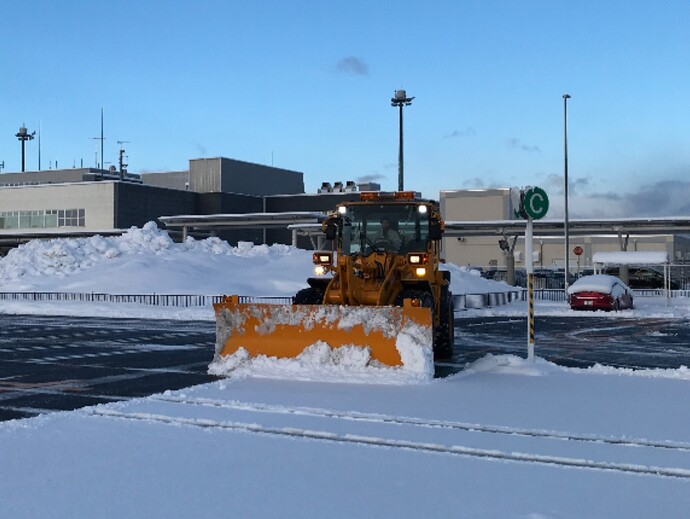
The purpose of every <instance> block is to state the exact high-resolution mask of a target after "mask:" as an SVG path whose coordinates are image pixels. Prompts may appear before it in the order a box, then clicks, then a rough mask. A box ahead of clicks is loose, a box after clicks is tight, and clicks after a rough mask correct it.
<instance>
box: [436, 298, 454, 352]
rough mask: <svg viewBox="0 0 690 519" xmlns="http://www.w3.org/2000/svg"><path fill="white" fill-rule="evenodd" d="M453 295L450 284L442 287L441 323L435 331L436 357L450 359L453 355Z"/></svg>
mask: <svg viewBox="0 0 690 519" xmlns="http://www.w3.org/2000/svg"><path fill="white" fill-rule="evenodd" d="M454 321H455V318H454V308H453V295H452V294H451V293H450V291H449V290H448V286H447V285H446V286H444V287H443V288H441V323H440V325H439V327H438V329H437V330H436V331H435V333H434V357H435V358H436V359H437V360H448V359H450V358H451V357H452V356H453V345H454V342H455V322H454Z"/></svg>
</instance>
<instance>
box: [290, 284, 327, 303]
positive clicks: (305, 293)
mask: <svg viewBox="0 0 690 519" xmlns="http://www.w3.org/2000/svg"><path fill="white" fill-rule="evenodd" d="M323 296H324V292H323V290H321V289H318V288H313V287H309V288H303V289H302V290H300V291H299V292H297V293H296V294H295V295H294V296H293V298H292V304H294V305H321V304H323Z"/></svg>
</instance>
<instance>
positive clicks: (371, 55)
mask: <svg viewBox="0 0 690 519" xmlns="http://www.w3.org/2000/svg"><path fill="white" fill-rule="evenodd" d="M688 26H690V3H688V2H684V1H664V2H653V1H646V2H643V1H635V0H632V1H626V2H622V1H621V2H618V1H579V2H572V1H570V2H562V1H557V0H553V1H546V0H544V1H497V0H487V1H437V2H429V3H421V2H409V1H404V0H402V1H395V2H393V1H391V2H387V1H386V2H383V1H379V2H376V1H371V0H370V1H356V0H354V1H353V0H351V1H347V2H341V1H261V0H257V1H246V2H239V1H220V0H218V1H215V0H195V1H181V0H170V1H162V0H157V1H153V0H151V1H145V0H139V1H129V0H110V1H86V0H84V1H77V0H71V1H70V0H65V1H62V2H54V1H45V0H33V1H31V2H3V5H2V7H0V46H1V49H2V57H3V59H2V68H1V69H0V77H1V78H2V79H1V80H0V99H2V103H1V104H0V162H2V161H4V163H5V169H4V170H3V172H11V171H18V170H19V169H20V167H21V157H20V145H19V142H18V141H17V139H16V138H15V137H14V134H15V133H16V132H17V130H18V128H19V126H21V125H22V123H25V124H26V126H27V127H28V128H29V130H30V131H33V130H38V128H39V125H40V127H41V130H42V131H41V135H42V139H41V166H42V169H48V168H49V167H51V166H52V167H55V161H58V165H59V167H60V168H63V167H71V166H73V165H75V164H76V165H77V166H79V164H80V163H81V161H82V160H83V161H84V164H85V165H88V166H90V165H93V164H94V163H95V161H96V151H97V149H100V145H99V144H98V141H95V140H93V137H98V136H99V134H100V110H101V108H103V109H104V113H105V137H106V141H105V162H106V165H108V163H113V164H114V163H116V162H117V149H118V147H119V146H118V144H117V141H118V140H121V141H130V142H129V143H128V144H126V145H125V147H126V149H127V154H128V161H129V164H130V171H133V172H144V171H160V170H179V169H186V167H187V165H188V160H189V159H190V158H197V157H213V156H227V157H231V158H236V159H239V160H245V161H250V162H257V163H262V164H271V163H273V164H274V165H275V166H279V167H284V168H288V169H294V170H298V171H302V172H304V174H305V184H306V189H307V192H314V191H315V190H316V188H317V187H318V186H319V185H320V183H321V182H322V181H331V182H333V181H336V180H343V181H344V180H352V179H354V180H362V179H372V180H376V181H378V182H380V183H381V185H382V187H383V188H384V189H395V188H396V187H397V157H398V113H397V109H394V108H393V107H391V106H390V98H391V96H392V95H393V92H394V90H395V89H397V88H404V89H406V90H407V92H408V95H410V96H414V97H415V100H414V102H413V104H412V106H410V107H409V108H406V109H405V114H404V117H405V127H404V128H405V184H406V187H407V188H411V189H416V190H419V191H422V192H423V193H424V195H426V196H429V197H434V198H436V197H438V192H439V190H442V189H463V188H472V187H510V186H524V185H540V186H542V187H544V188H545V189H546V190H547V192H548V193H549V194H550V195H552V198H553V203H552V208H553V209H552V211H554V214H557V213H558V211H559V199H560V197H561V196H562V189H563V185H562V184H563V99H562V95H563V94H564V93H566V92H567V93H569V94H570V95H571V96H572V98H571V99H570V100H569V101H568V141H569V178H570V183H571V195H572V196H573V197H574V198H573V199H572V202H571V210H573V211H574V214H577V213H578V212H581V213H585V214H587V213H588V212H590V211H597V216H606V215H607V212H610V213H611V214H610V215H611V216H613V215H615V214H618V213H621V214H623V213H625V215H628V214H630V215H632V214H633V213H636V212H637V213H645V212H647V213H650V212H655V211H656V212H657V213H659V214H664V215H670V214H680V213H681V212H684V211H687V212H688V213H690V203H688V202H686V201H685V199H686V198H688V199H690V197H687V196H681V195H680V194H679V193H690V183H688V180H686V178H687V177H688V176H689V175H688V173H690V103H689V102H688V99H687V92H688V89H689V87H690V31H688V29H687V27H688ZM27 149H28V152H27V169H30V170H33V169H37V167H38V161H37V157H38V145H37V141H33V142H30V143H28V145H27ZM681 188H682V189H687V191H682V189H681ZM645 194H648V196H646V197H645ZM652 194H653V195H652ZM614 213H615V214H614Z"/></svg>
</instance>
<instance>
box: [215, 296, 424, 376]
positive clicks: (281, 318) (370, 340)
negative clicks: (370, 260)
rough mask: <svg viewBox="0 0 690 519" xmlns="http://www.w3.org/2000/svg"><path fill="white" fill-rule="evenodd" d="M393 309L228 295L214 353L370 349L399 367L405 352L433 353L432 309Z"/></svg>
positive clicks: (281, 354) (288, 354)
mask: <svg viewBox="0 0 690 519" xmlns="http://www.w3.org/2000/svg"><path fill="white" fill-rule="evenodd" d="M405 303H406V304H405V305H404V306H402V307H395V306H379V307H367V306H337V305H275V304H262V303H240V302H239V297H238V296H226V297H224V298H223V300H222V301H221V302H220V303H217V304H215V305H213V306H214V310H215V314H216V354H217V355H220V356H228V355H233V354H234V353H236V352H237V351H238V350H239V349H240V348H244V349H245V350H246V351H247V352H248V353H249V356H250V357H257V356H260V355H265V356H267V357H277V358H294V357H298V356H299V355H300V354H301V353H302V352H303V351H304V350H305V348H308V347H309V346H312V345H315V344H317V343H326V344H327V345H328V346H329V347H330V348H331V349H336V348H341V347H352V346H354V347H358V348H362V349H367V350H368V351H369V354H370V359H371V360H372V361H378V362H379V363H381V364H384V365H387V366H401V365H403V364H404V361H405V358H406V353H407V352H406V350H407V349H409V347H410V344H413V347H418V346H417V345H419V344H421V346H419V347H423V348H428V349H429V351H431V341H432V339H431V337H432V331H431V330H432V316H431V310H430V309H429V308H419V307H413V306H411V305H409V304H407V303H408V301H405Z"/></svg>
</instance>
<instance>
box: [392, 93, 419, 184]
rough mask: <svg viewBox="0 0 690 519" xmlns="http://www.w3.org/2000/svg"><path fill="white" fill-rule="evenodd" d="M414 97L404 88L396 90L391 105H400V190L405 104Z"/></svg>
mask: <svg viewBox="0 0 690 519" xmlns="http://www.w3.org/2000/svg"><path fill="white" fill-rule="evenodd" d="M413 99H414V97H407V92H405V91H404V90H396V91H395V95H394V96H393V98H392V99H391V106H399V107H400V147H399V149H398V191H403V190H404V187H403V106H410V105H411V104H412V100H413Z"/></svg>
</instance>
